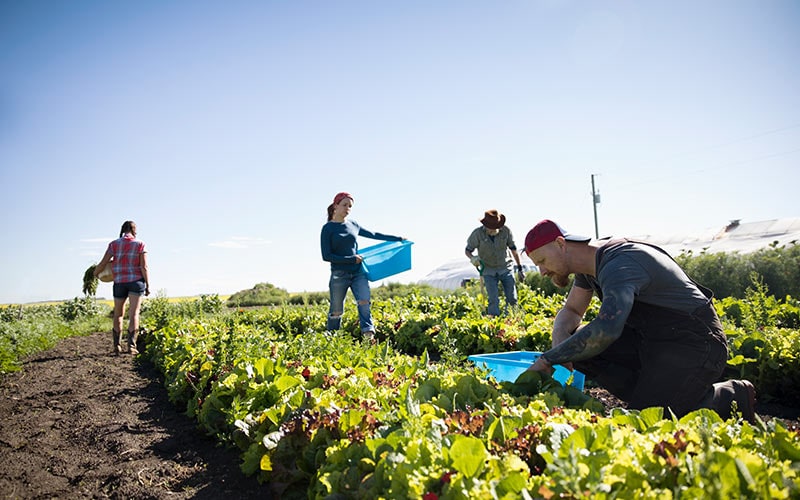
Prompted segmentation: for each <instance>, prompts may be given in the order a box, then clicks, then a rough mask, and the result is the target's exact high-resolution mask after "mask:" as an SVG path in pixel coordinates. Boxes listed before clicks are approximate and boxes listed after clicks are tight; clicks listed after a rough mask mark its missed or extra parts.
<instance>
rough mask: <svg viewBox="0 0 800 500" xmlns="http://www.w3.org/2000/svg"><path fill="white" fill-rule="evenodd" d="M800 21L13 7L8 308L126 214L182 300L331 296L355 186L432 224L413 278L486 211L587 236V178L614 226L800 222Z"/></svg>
mask: <svg viewBox="0 0 800 500" xmlns="http://www.w3.org/2000/svg"><path fill="white" fill-rule="evenodd" d="M798 26H800V2H796V1H790V0H775V1H769V2H763V1H756V0H752V1H741V0H725V1H700V2H697V1H683V0H680V1H674V0H670V1H647V2H635V1H613V2H612V1H608V2H602V1H596V2H595V1H592V2H589V1H582V2H577V1H567V0H540V1H537V0H517V1H513V0H512V1H504V2H492V1H469V0H465V1H462V0H459V1H455V0H443V1H435V2H430V1H414V0H412V1H404V2H383V1H378V2H375V1H336V0H324V1H322V0H321V1H317V2H309V1H302V0H299V1H291V2H290V1H280V2H279V1H231V2H217V1H213V2H212V1H173V2H162V1H151V0H144V1H136V2H104V1H103V2H101V1H96V2H95V1H81V0H77V1H70V2H63V1H37V0H27V1H19V2H11V1H7V2H2V4H0V204H1V205H0V210H1V211H2V213H3V217H2V219H0V234H2V245H0V271H2V272H1V273H0V274H2V277H3V278H2V281H0V303H17V302H30V301H37V300H62V299H68V298H72V297H76V296H80V295H81V284H82V281H81V280H82V276H83V272H84V270H85V269H86V268H87V267H88V266H89V265H91V264H93V263H95V262H97V261H98V260H99V259H100V257H101V256H102V254H103V252H104V251H105V248H106V245H107V243H108V242H109V241H110V240H112V239H113V238H115V237H116V236H117V234H118V231H119V227H120V225H121V224H122V222H123V221H124V220H126V219H132V220H135V221H136V222H137V223H138V225H139V236H140V238H141V239H142V240H144V241H145V242H146V244H147V246H148V248H149V259H150V269H151V275H152V288H153V290H154V291H159V290H160V291H163V293H165V294H166V295H168V296H182V295H196V294H200V293H219V294H228V293H232V292H235V291H238V290H242V289H245V288H251V287H252V286H253V285H255V284H256V283H260V282H269V283H272V284H274V285H276V286H279V287H282V288H285V289H287V290H289V291H291V292H299V291H304V290H308V291H318V290H326V289H327V282H328V276H329V271H328V266H327V264H325V263H324V262H322V260H321V256H320V249H319V231H320V228H321V226H322V224H323V223H324V222H325V209H326V207H327V205H328V204H329V203H330V201H331V199H332V197H333V195H334V194H335V193H336V192H337V191H342V190H346V191H349V192H351V193H353V195H354V196H355V206H354V209H353V212H352V213H351V218H352V219H354V220H356V221H358V222H359V223H361V224H362V225H363V226H365V227H367V228H368V229H371V230H373V231H380V232H385V233H390V234H399V235H402V236H405V237H407V238H408V239H410V240H412V241H414V242H415V245H414V246H413V269H412V271H409V272H406V273H403V274H401V275H398V276H397V281H402V282H410V281H416V280H418V279H421V278H422V277H424V276H425V275H426V274H427V273H428V272H430V271H431V270H433V269H434V268H435V267H437V266H438V265H440V264H441V263H443V262H446V261H449V260H452V259H458V258H461V257H463V247H464V244H465V241H466V237H467V235H468V234H469V232H470V231H471V230H472V229H473V228H475V227H477V226H478V225H479V223H478V219H480V218H481V217H482V215H483V212H484V210H487V209H490V208H497V209H499V210H500V211H501V212H503V213H505V214H506V215H507V217H508V226H509V227H510V228H511V229H512V231H513V232H514V234H515V237H516V239H517V243H518V245H520V246H521V245H522V243H523V240H524V236H525V233H526V232H527V231H528V229H530V227H531V226H532V225H533V224H535V223H536V222H537V221H538V220H540V219H542V218H552V219H555V220H557V221H558V222H560V223H561V224H562V225H563V226H565V227H566V228H567V229H569V230H571V231H572V232H577V233H584V234H588V235H593V234H594V217H593V210H592V208H593V206H592V198H591V175H592V174H596V175H597V177H596V186H597V189H598V190H599V192H600V195H601V203H600V205H598V207H597V209H598V220H599V229H600V234H601V236H603V235H609V234H615V235H641V234H674V233H692V232H698V231H703V230H706V229H709V228H714V227H722V226H723V225H724V224H725V223H727V222H728V220H729V219H742V220H743V221H758V220H765V219H775V218H782V217H795V216H800V201H798V199H799V197H798V186H800V168H798V167H799V166H800V165H799V164H800V90H798V89H800V64H798V61H800V30H798ZM372 243H375V242H373V241H371V240H364V241H362V242H361V244H362V246H367V245H370V244H372ZM98 295H100V296H105V297H110V296H111V287H110V285H108V284H102V285H101V286H100V289H99V292H98Z"/></svg>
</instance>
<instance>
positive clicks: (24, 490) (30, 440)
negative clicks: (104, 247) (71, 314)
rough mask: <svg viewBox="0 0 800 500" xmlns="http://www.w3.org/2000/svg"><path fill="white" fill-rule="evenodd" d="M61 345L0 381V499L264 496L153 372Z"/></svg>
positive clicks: (106, 344) (99, 342)
mask: <svg viewBox="0 0 800 500" xmlns="http://www.w3.org/2000/svg"><path fill="white" fill-rule="evenodd" d="M110 346H111V340H110V338H109V334H107V333H106V334H103V333H97V334H93V335H91V336H88V337H75V338H70V339H66V340H63V341H62V342H61V343H59V344H58V345H57V346H56V347H55V348H53V349H51V350H49V351H46V352H43V353H40V354H38V355H36V356H33V357H32V358H31V359H29V360H28V361H27V362H26V363H25V366H24V369H23V371H22V372H19V373H13V374H9V375H5V376H3V377H2V379H0V498H26V499H27V498H126V499H138V498H155V499H161V498H169V499H181V498H224V497H228V498H231V499H243V498H270V495H269V492H268V490H267V489H266V487H262V486H260V485H259V484H258V482H257V481H256V480H255V479H252V478H248V477H245V476H244V475H243V474H242V473H241V472H240V470H239V463H240V460H239V457H238V455H237V454H236V453H235V452H233V451H229V450H225V449H224V448H220V447H218V446H216V444H215V442H214V441H213V440H212V439H211V438H208V437H206V436H205V435H203V434H202V433H201V432H200V431H199V430H197V428H196V427H195V424H194V423H193V421H192V420H191V419H189V418H188V417H186V416H185V415H183V414H181V413H180V412H179V411H178V410H177V408H176V407H175V406H174V405H173V404H172V403H170V401H169V400H168V399H167V395H166V391H165V390H164V387H163V385H161V382H160V381H159V378H158V373H157V372H156V371H155V369H154V368H153V367H152V365H150V364H149V363H144V362H137V361H134V360H133V359H131V357H130V356H119V357H112V356H110V355H109V352H110Z"/></svg>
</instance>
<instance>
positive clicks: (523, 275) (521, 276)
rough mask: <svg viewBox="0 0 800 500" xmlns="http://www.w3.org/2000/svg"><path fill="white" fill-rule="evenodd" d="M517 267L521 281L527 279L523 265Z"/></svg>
mask: <svg viewBox="0 0 800 500" xmlns="http://www.w3.org/2000/svg"><path fill="white" fill-rule="evenodd" d="M516 269H517V277H518V278H519V280H520V281H525V272H524V271H523V270H522V266H516Z"/></svg>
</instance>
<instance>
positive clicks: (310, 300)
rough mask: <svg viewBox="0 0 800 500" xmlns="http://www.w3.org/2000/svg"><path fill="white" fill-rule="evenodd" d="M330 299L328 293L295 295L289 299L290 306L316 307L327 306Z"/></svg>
mask: <svg viewBox="0 0 800 500" xmlns="http://www.w3.org/2000/svg"><path fill="white" fill-rule="evenodd" d="M328 300H330V299H329V294H328V292H302V293H293V294H292V295H291V297H289V304H290V305H296V306H314V305H319V304H327V303H328Z"/></svg>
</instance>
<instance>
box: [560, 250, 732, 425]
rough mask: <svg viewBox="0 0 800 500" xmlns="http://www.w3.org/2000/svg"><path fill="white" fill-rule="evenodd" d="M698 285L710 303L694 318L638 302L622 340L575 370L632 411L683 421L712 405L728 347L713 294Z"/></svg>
mask: <svg viewBox="0 0 800 500" xmlns="http://www.w3.org/2000/svg"><path fill="white" fill-rule="evenodd" d="M656 248H658V247H656ZM659 250H660V249H659ZM662 251H663V250H662ZM695 285H696V286H698V288H699V289H700V290H701V291H702V292H703V294H704V295H705V296H706V297H707V298H708V301H707V302H706V303H705V304H704V305H702V306H700V307H698V308H697V309H695V310H694V311H693V312H692V313H691V314H689V313H685V312H683V311H677V310H674V309H668V308H666V307H660V306H655V305H651V304H645V303H642V302H634V304H633V309H632V310H631V313H630V315H629V316H628V319H627V321H626V322H625V327H624V328H623V330H622V335H621V336H620V338H619V339H617V340H616V341H615V342H614V343H612V344H611V345H610V346H609V347H608V348H607V349H606V350H605V351H603V352H602V353H600V354H599V355H597V356H595V357H594V358H590V359H587V360H584V361H578V362H576V363H575V368H576V369H578V370H580V371H582V372H584V373H585V374H586V375H587V376H588V377H589V378H590V379H593V380H594V381H596V382H597V383H599V384H600V385H601V386H603V387H604V388H605V389H607V390H608V391H609V392H611V393H612V394H613V395H614V396H616V397H618V398H619V399H621V400H623V401H626V402H627V403H628V405H629V407H630V408H632V409H644V408H648V407H651V406H661V407H664V408H665V411H667V413H665V416H669V413H668V410H666V409H667V408H669V410H671V411H672V413H674V414H675V415H676V416H678V417H680V416H683V415H685V414H686V413H688V412H690V411H692V410H695V409H698V408H702V407H711V403H712V399H713V397H712V396H713V392H714V390H713V387H712V384H714V383H715V382H717V381H718V380H719V379H720V377H721V376H722V372H723V370H724V369H725V364H726V362H727V359H728V345H727V340H726V338H725V333H724V331H723V329H722V324H721V322H720V320H719V316H717V313H716V311H715V310H714V306H713V304H712V298H713V294H712V292H711V290H709V289H708V288H705V287H703V286H702V285H699V284H698V283H695ZM601 300H602V297H601Z"/></svg>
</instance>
